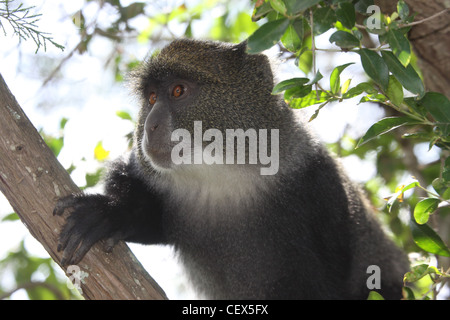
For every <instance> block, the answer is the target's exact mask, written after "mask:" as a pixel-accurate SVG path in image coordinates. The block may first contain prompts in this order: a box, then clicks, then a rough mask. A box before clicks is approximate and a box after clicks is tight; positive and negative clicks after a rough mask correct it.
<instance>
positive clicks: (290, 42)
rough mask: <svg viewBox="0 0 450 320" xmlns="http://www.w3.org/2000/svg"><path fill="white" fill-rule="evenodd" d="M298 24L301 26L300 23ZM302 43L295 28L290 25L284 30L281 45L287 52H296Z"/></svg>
mask: <svg viewBox="0 0 450 320" xmlns="http://www.w3.org/2000/svg"><path fill="white" fill-rule="evenodd" d="M300 24H301V25H303V24H302V22H301V21H300ZM302 28H303V27H302ZM302 42H303V38H300V37H299V36H298V33H297V31H296V29H295V27H294V26H293V25H292V24H290V25H289V26H288V28H287V29H286V32H285V33H284V35H283V36H282V37H281V43H282V44H283V46H284V47H285V48H286V49H288V50H289V51H291V52H296V51H298V50H300V48H301V47H302Z"/></svg>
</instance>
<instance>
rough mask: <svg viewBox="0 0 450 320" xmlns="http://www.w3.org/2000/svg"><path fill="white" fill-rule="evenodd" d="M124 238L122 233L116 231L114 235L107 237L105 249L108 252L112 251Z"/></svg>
mask: <svg viewBox="0 0 450 320" xmlns="http://www.w3.org/2000/svg"><path fill="white" fill-rule="evenodd" d="M122 239H123V234H122V233H116V234H115V235H114V236H112V237H110V238H108V239H106V241H105V245H104V247H103V250H104V251H105V252H107V253H111V252H112V250H113V248H114V247H115V246H116V244H117V243H118V242H119V241H120V240H122Z"/></svg>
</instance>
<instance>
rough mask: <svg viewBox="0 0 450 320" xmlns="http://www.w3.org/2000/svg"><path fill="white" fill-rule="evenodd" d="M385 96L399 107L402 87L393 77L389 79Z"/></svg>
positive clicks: (401, 98)
mask: <svg viewBox="0 0 450 320" xmlns="http://www.w3.org/2000/svg"><path fill="white" fill-rule="evenodd" d="M386 95H387V96H388V97H389V99H390V100H391V102H392V103H393V104H395V105H396V106H400V105H401V104H402V102H403V87H402V85H401V83H400V82H398V80H397V79H396V78H395V77H394V76H390V77H389V85H388V88H387V90H386Z"/></svg>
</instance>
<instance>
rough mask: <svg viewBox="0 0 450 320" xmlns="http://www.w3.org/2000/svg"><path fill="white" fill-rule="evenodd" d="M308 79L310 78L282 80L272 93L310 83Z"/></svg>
mask: <svg viewBox="0 0 450 320" xmlns="http://www.w3.org/2000/svg"><path fill="white" fill-rule="evenodd" d="M308 81H309V79H308V78H292V79H288V80H284V81H281V82H280V83H278V84H277V85H276V86H275V87H274V88H273V90H272V94H278V93H281V92H283V91H285V90H288V89H291V88H294V87H298V86H303V85H304V84H306V83H308Z"/></svg>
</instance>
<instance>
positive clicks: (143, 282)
mask: <svg viewBox="0 0 450 320" xmlns="http://www.w3.org/2000/svg"><path fill="white" fill-rule="evenodd" d="M0 155H1V157H0V191H1V192H2V193H3V194H4V195H5V196H6V198H7V199H8V201H9V202H10V204H11V205H12V207H13V208H14V210H15V212H16V213H17V214H18V216H19V217H20V219H21V220H22V222H23V223H24V224H25V225H26V226H27V228H28V229H29V231H30V233H31V234H32V235H33V236H34V237H35V238H36V239H37V240H38V241H39V242H40V243H41V244H42V245H43V246H44V248H45V249H46V250H47V252H48V253H49V254H50V256H51V257H52V258H53V260H55V261H56V262H57V263H58V264H59V261H60V259H61V255H62V254H61V253H60V252H57V250H56V248H57V242H58V234H59V231H60V229H61V227H62V225H63V223H64V220H63V219H62V218H60V217H53V216H52V211H53V208H54V205H55V202H56V200H57V199H58V198H59V197H62V196H65V195H69V194H71V193H76V192H79V189H78V187H77V186H76V185H75V184H74V183H73V181H72V180H71V179H70V176H69V174H68V173H67V172H66V170H65V169H64V168H63V167H62V166H61V164H60V163H59V162H58V160H57V159H56V158H55V156H54V155H53V153H52V152H51V150H50V149H49V148H48V147H47V145H46V144H45V142H44V141H43V140H42V138H41V136H40V135H39V133H38V132H37V131H36V129H35V128H34V127H33V125H32V124H31V122H30V121H29V120H28V118H27V116H26V115H25V113H24V112H23V110H22V109H21V108H20V106H19V104H18V103H17V101H16V99H15V98H14V96H13V95H12V94H11V92H10V91H9V89H8V87H7V86H6V83H5V82H4V80H3V77H2V76H1V75H0ZM77 267H78V268H79V269H78V270H79V271H80V272H82V275H83V276H82V277H81V283H80V285H81V289H82V294H83V296H84V297H85V298H86V299H167V297H166V295H165V293H164V291H163V290H162V289H161V288H160V287H159V286H158V284H157V283H156V282H155V281H154V280H153V279H152V278H151V277H150V276H149V275H148V273H147V272H146V271H145V269H144V268H143V267H142V265H141V264H140V263H139V262H138V261H137V259H136V258H135V257H134V255H133V254H132V252H131V251H130V250H129V249H128V247H127V246H126V244H125V243H123V242H122V243H119V244H118V245H117V246H116V247H115V248H114V252H113V253H105V252H104V251H103V247H102V244H101V243H100V244H96V245H95V246H94V247H93V248H92V249H91V250H90V251H89V252H88V254H87V255H86V256H85V258H84V259H83V260H82V262H81V263H80V264H79V265H78V266H77ZM63 269H64V271H65V272H66V273H67V274H68V275H69V276H71V278H73V277H74V275H73V274H72V273H70V272H69V273H68V271H67V270H66V269H65V268H63ZM72 269H73V268H72Z"/></svg>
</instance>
